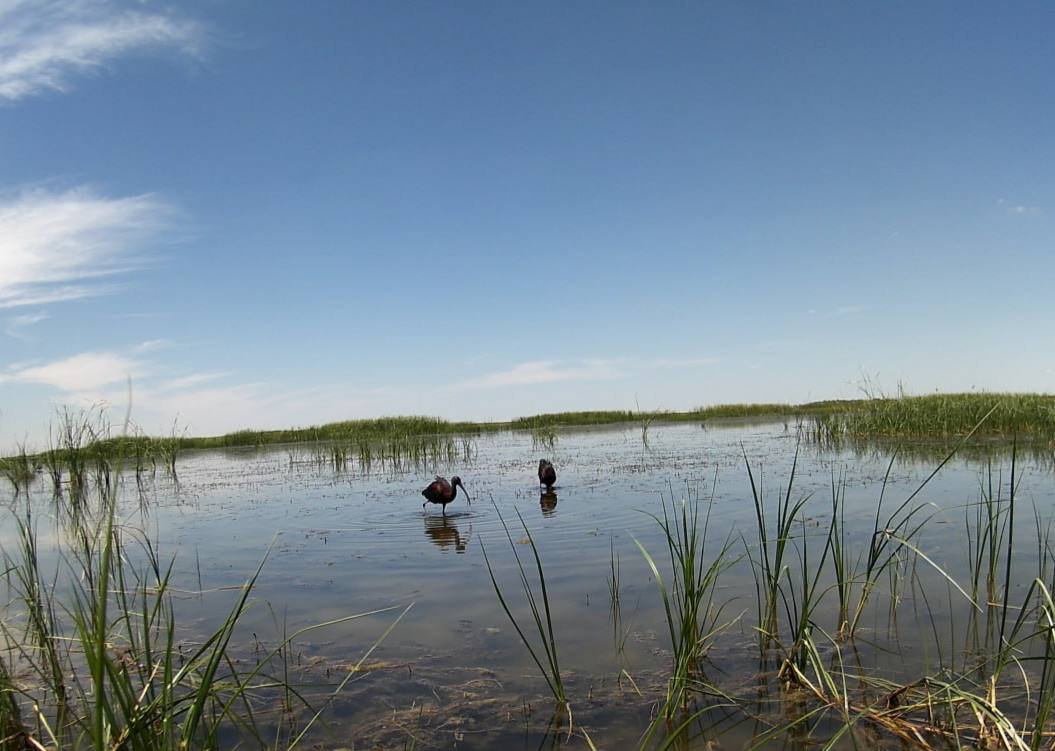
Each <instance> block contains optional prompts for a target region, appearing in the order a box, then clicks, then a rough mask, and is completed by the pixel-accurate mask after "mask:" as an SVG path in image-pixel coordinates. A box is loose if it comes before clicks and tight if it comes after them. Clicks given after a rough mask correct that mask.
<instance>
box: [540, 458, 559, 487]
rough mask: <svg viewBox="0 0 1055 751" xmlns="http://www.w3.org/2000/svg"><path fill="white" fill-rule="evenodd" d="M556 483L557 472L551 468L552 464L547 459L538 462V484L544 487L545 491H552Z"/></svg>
mask: <svg viewBox="0 0 1055 751" xmlns="http://www.w3.org/2000/svg"><path fill="white" fill-rule="evenodd" d="M556 482H557V470H555V469H554V468H553V462H551V461H549V460H548V459H539V460H538V484H539V485H545V486H546V490H552V489H553V486H554V484H555V483H556Z"/></svg>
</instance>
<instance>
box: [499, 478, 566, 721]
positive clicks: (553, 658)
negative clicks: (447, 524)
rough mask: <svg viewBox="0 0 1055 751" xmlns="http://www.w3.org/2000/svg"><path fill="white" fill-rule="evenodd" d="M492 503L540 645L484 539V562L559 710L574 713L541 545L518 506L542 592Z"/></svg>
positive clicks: (517, 512) (511, 619) (509, 615)
mask: <svg viewBox="0 0 1055 751" xmlns="http://www.w3.org/2000/svg"><path fill="white" fill-rule="evenodd" d="M491 505H492V506H494V509H495V513H497V514H498V519H499V521H500V522H501V523H502V529H503V530H504V531H505V534H506V539H507V540H508V541H509V547H510V549H511V550H512V551H513V558H514V560H515V561H516V565H517V571H518V572H519V574H520V584H521V586H522V587H523V589H524V598H525V600H526V602H527V604H528V607H529V608H530V610H531V618H532V621H533V623H534V626H535V632H536V633H537V634H538V642H539V644H538V646H537V647H536V645H534V644H533V643H532V640H530V639H528V637H527V635H526V634H525V633H524V628H523V627H521V625H520V623H519V622H518V621H517V619H516V616H514V615H513V612H512V610H510V608H509V604H508V602H507V600H506V597H505V595H504V594H503V593H502V588H501V587H500V586H499V585H498V579H497V578H496V577H495V571H494V568H493V566H492V565H491V559H490V558H489V557H488V554H487V547H486V545H484V542H483V540H481V541H480V549H481V550H482V551H483V554H484V562H485V564H486V565H487V573H488V574H489V575H490V577H491V584H492V585H493V586H494V590H495V594H496V595H497V596H498V602H499V603H500V604H501V606H502V610H503V611H505V614H506V616H507V617H508V618H509V621H510V623H512V624H513V628H514V629H515V630H516V632H517V636H519V637H520V641H521V642H522V643H523V644H524V646H525V647H526V648H527V651H528V653H529V654H530V655H531V659H532V660H533V661H534V662H535V665H537V666H538V669H539V672H540V673H541V674H542V677H543V679H544V680H545V681H546V686H547V687H548V688H549V690H550V693H551V694H552V695H553V698H554V700H555V701H556V702H557V706H558V711H559V710H561V709H567V710H568V712H569V714H570V711H571V707H570V705H569V704H568V696H567V693H566V692H565V690H564V681H563V680H562V678H561V672H560V662H559V660H558V658H557V640H556V635H555V634H554V631H553V617H552V614H551V612H550V602H549V593H548V592H547V590H546V574H545V572H544V571H543V569H542V558H541V557H540V556H539V552H538V547H537V546H536V545H535V538H534V537H532V536H531V530H529V529H528V526H527V524H526V523H525V522H524V518H523V517H522V516H521V515H520V512H519V511H516V509H514V511H516V515H517V519H518V520H519V521H520V526H521V527H523V529H524V534H525V535H526V536H527V537H526V539H527V541H528V545H529V546H530V548H531V555H532V557H533V559H534V561H535V569H536V572H537V574H538V585H539V594H537V595H536V594H535V590H534V588H533V587H532V586H531V583H530V581H529V580H528V576H527V572H525V570H524V564H523V562H522V561H521V560H520V553H518V552H517V547H516V543H515V542H513V536H512V534H511V533H510V531H509V526H508V525H507V524H506V520H505V517H503V516H502V512H501V511H500V510H499V508H498V504H497V503H495V500H494V498H492V499H491ZM540 605H541V607H540ZM540 653H541V655H542V656H543V657H544V658H545V659H544V660H543V659H542V658H540V656H539V655H540ZM569 722H570V720H569Z"/></svg>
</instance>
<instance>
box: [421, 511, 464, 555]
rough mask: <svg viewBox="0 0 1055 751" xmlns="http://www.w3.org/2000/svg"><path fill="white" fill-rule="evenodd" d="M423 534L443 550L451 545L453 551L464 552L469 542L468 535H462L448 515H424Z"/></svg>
mask: <svg viewBox="0 0 1055 751" xmlns="http://www.w3.org/2000/svg"><path fill="white" fill-rule="evenodd" d="M471 531H472V528H471V527H470V532H471ZM425 535H426V536H427V537H428V538H429V539H430V540H432V542H433V544H435V545H437V546H439V547H440V548H442V549H443V550H449V549H450V548H452V547H453V548H454V552H455V553H464V552H465V546H466V545H467V544H468V543H469V535H468V534H466V535H465V536H464V537H462V535H461V534H459V532H458V526H457V525H456V524H455V523H454V519H452V518H451V517H450V516H426V517H425Z"/></svg>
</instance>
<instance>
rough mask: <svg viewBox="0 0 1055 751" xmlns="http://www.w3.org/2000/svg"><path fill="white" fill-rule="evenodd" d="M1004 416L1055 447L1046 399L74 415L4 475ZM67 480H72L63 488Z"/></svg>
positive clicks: (75, 485)
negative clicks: (136, 429) (256, 419)
mask: <svg viewBox="0 0 1055 751" xmlns="http://www.w3.org/2000/svg"><path fill="white" fill-rule="evenodd" d="M994 406H995V407H996V409H995V411H994V412H993V414H992V416H991V417H990V419H989V420H987V421H986V423H985V425H984V427H983V429H982V430H980V431H979V432H978V434H977V437H979V438H998V439H1009V438H1010V437H1012V436H1017V437H1018V438H1019V439H1022V440H1024V441H1028V440H1031V439H1040V440H1044V441H1049V442H1050V441H1055V396H1051V395H1045V394H1001V393H991V394H990V393H984V392H980V393H966V394H933V395H927V396H900V397H897V398H882V397H881V398H869V399H851V400H831V401H817V402H807V403H804V404H779V403H774V404H718V405H713V406H708V407H699V408H697V409H693V410H688V411H682V412H675V411H664V410H653V411H641V410H608V411H580V412H554V413H544V414H538V415H533V416H529V417H518V418H516V419H515V420H510V421H507V422H465V421H462V422H452V421H448V420H443V419H440V418H436V417H421V416H409V417H382V418H377V419H370V420H346V421H342V422H333V423H327V424H324V425H315V426H310V427H303V428H287V429H282V430H239V431H235V432H232V433H225V434H223V435H218V436H188V435H183V434H180V433H179V432H178V431H177V430H176V429H175V428H174V429H173V430H172V431H171V432H170V434H169V435H166V436H147V435H144V434H141V433H131V434H129V433H127V431H122V435H121V436H119V437H110V430H109V426H108V425H107V423H106V422H105V420H104V416H103V415H102V414H101V413H99V412H98V411H96V410H89V411H86V412H79V411H77V410H71V409H65V410H63V411H61V412H60V413H59V415H58V420H57V424H56V428H55V430H54V431H53V434H52V439H51V442H50V443H51V445H50V447H49V448H48V450H46V451H43V452H40V453H37V454H30V455H28V456H27V457H24V458H23V457H20V456H19V455H18V454H16V455H14V456H10V457H6V458H3V459H2V460H0V472H2V473H3V474H4V475H6V476H8V477H9V478H11V479H12V480H16V479H17V481H18V482H19V483H20V484H25V482H26V481H27V480H28V475H27V465H28V467H29V468H30V469H31V470H32V472H33V473H35V472H37V471H38V470H46V471H47V473H48V474H49V475H50V476H51V477H52V481H53V484H55V485H56V487H58V486H59V484H60V483H62V484H64V485H65V486H66V487H67V488H68V489H69V490H70V491H71V492H72V493H73V494H74V495H78V494H80V493H81V492H83V488H84V485H85V482H86V481H87V480H88V479H90V476H91V474H92V473H93V472H94V473H95V474H96V475H98V474H99V473H100V471H102V469H103V467H102V465H101V462H104V461H106V460H112V459H113V457H116V456H123V457H126V458H127V459H128V460H129V461H130V462H131V463H132V464H133V466H134V467H135V469H136V472H137V474H140V475H141V474H143V473H146V472H148V471H149V472H151V473H153V472H156V471H157V469H158V467H159V466H160V467H161V468H163V469H164V470H166V471H168V472H169V473H174V472H175V468H176V459H177V457H178V456H179V454H180V452H181V451H185V450H191V449H217V448H236V447H262V446H271V445H278V444H304V443H336V444H341V445H343V446H344V447H346V448H345V450H346V451H347V452H348V453H349V455H366V456H367V457H368V458H369V456H370V455H378V456H379V457H382V458H384V457H385V456H386V455H388V456H394V455H410V454H415V453H417V454H423V453H429V452H432V453H436V454H440V453H444V452H446V453H451V454H454V453H456V452H457V447H455V446H454V445H453V443H452V444H451V446H452V448H450V449H447V448H446V447H445V446H444V447H443V448H440V449H437V448H435V447H436V446H438V445H439V443H441V442H442V443H444V444H446V443H447V442H453V441H454V440H455V439H456V438H471V437H474V436H479V435H481V434H484V433H489V432H496V431H502V430H525V431H531V432H532V436H533V438H534V440H535V442H536V444H537V445H538V446H540V447H544V448H551V447H552V446H553V444H554V443H555V441H556V439H557V431H558V429H560V428H573V427H590V426H597V425H616V424H624V423H626V424H636V425H638V426H639V427H640V428H641V429H642V435H643V437H644V438H645V439H646V440H647V435H648V430H649V427H650V426H652V425H657V424H663V423H687V422H688V423H692V422H695V423H700V424H702V425H706V424H707V423H708V422H711V421H722V420H736V419H749V418H757V419H784V420H785V422H788V421H790V420H791V419H793V418H794V419H795V420H796V422H797V424H798V425H799V426H800V429H801V430H802V431H803V432H804V434H805V435H806V436H808V437H809V438H811V439H813V440H815V441H816V442H820V443H832V442H837V441H842V440H845V439H862V438H869V439H893V440H902V439H919V440H951V439H958V438H960V437H962V436H964V435H966V434H967V433H968V432H970V431H971V429H972V428H973V427H974V426H975V425H976V424H977V423H978V421H979V419H980V418H981V417H982V416H983V415H985V414H986V413H987V412H989V411H990V410H991V409H993V407H994ZM439 439H442V441H440V440H439ZM60 477H61V478H62V479H61V480H60Z"/></svg>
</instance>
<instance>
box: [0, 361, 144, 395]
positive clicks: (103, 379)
mask: <svg viewBox="0 0 1055 751" xmlns="http://www.w3.org/2000/svg"><path fill="white" fill-rule="evenodd" d="M146 370H147V368H146V365H145V364H144V363H143V362H141V361H139V360H136V359H134V358H131V357H128V356H126V355H123V354H120V353H118V352H82V353H80V354H78V355H73V356H72V357H67V358H65V359H63V360H55V361H54V362H49V363H45V364H43V365H22V366H16V367H13V368H9V369H8V370H7V372H5V373H0V383H3V382H5V381H6V382H14V383H34V384H41V385H44V386H51V387H53V388H56V389H59V390H60V391H65V392H70V393H72V392H76V391H83V390H89V389H99V388H103V387H104V386H110V385H113V384H115V383H119V382H121V381H123V380H125V379H126V378H128V377H132V378H135V377H138V376H141V375H143V374H144V373H145V372H146Z"/></svg>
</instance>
